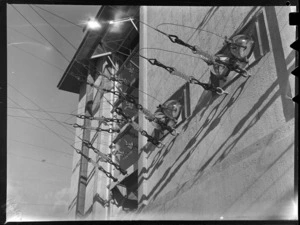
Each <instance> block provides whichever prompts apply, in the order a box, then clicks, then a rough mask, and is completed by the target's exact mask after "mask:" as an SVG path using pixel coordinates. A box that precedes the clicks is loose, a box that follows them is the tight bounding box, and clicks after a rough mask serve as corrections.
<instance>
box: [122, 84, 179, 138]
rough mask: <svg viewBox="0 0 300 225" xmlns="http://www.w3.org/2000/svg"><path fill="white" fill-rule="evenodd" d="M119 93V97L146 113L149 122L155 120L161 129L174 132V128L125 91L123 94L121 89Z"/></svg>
mask: <svg viewBox="0 0 300 225" xmlns="http://www.w3.org/2000/svg"><path fill="white" fill-rule="evenodd" d="M118 90H120V89H119V88H118ZM119 93H120V95H121V96H119V97H120V98H122V99H123V100H125V101H127V102H129V103H132V104H133V105H134V106H135V107H136V108H137V109H138V110H140V111H141V112H142V113H143V114H145V115H146V116H145V118H146V119H147V120H149V121H150V122H155V123H157V124H159V125H160V126H161V128H162V129H163V130H168V131H169V132H170V133H171V134H172V135H175V134H176V130H175V129H174V128H172V127H170V126H168V125H167V124H166V123H164V122H163V121H161V120H160V119H158V118H157V117H155V115H154V114H152V113H151V112H150V111H149V110H148V109H146V108H144V107H143V106H142V105H141V104H138V103H137V102H136V100H135V99H134V96H132V95H129V94H126V93H125V94H124V93H123V92H122V91H119ZM123 117H124V116H123ZM174 131H175V134H174Z"/></svg>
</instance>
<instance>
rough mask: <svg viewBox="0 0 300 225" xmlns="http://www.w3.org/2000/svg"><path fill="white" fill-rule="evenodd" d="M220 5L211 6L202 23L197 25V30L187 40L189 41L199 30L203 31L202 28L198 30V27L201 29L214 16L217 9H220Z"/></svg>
mask: <svg viewBox="0 0 300 225" xmlns="http://www.w3.org/2000/svg"><path fill="white" fill-rule="evenodd" d="M219 8H220V7H219V6H214V7H211V8H210V9H209V10H208V11H207V13H206V14H205V16H204V18H203V20H202V21H201V23H200V24H199V25H198V26H197V28H196V30H195V31H194V32H193V34H192V35H191V36H190V37H189V38H188V39H187V40H186V42H188V41H189V40H190V39H191V38H192V37H193V36H194V34H195V33H196V32H197V31H198V32H201V30H198V29H201V28H202V27H204V26H205V25H206V24H207V23H208V22H209V20H210V19H211V18H212V16H213V15H214V14H215V13H216V12H217V10H218V9H219Z"/></svg>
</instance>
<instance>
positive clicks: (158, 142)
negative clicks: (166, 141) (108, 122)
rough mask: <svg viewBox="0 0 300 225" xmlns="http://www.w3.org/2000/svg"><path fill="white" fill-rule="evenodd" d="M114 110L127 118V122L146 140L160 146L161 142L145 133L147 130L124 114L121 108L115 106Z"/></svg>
mask: <svg viewBox="0 0 300 225" xmlns="http://www.w3.org/2000/svg"><path fill="white" fill-rule="evenodd" d="M115 112H116V113H117V114H119V115H120V116H122V117H124V119H126V120H127V123H130V124H131V125H132V127H133V128H134V129H135V130H136V131H138V132H139V133H140V134H141V135H142V136H145V137H146V138H147V141H148V142H151V143H152V144H154V145H155V146H156V147H158V148H161V147H162V146H163V144H162V143H161V142H160V141H159V140H157V139H156V138H154V137H152V136H151V135H149V134H148V133H147V131H145V130H143V129H142V128H141V127H140V126H139V125H138V124H137V123H136V122H134V121H132V119H131V118H129V117H128V116H127V115H125V114H124V112H123V110H122V109H121V108H116V109H115Z"/></svg>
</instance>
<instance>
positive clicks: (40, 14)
mask: <svg viewBox="0 0 300 225" xmlns="http://www.w3.org/2000/svg"><path fill="white" fill-rule="evenodd" d="M29 7H30V8H31V9H32V10H33V11H34V12H35V13H36V14H38V15H39V16H40V17H41V18H42V19H43V20H44V21H45V22H46V23H47V24H48V25H49V26H50V27H52V28H53V30H55V32H56V33H57V34H58V35H59V36H61V37H62V38H63V39H64V40H65V41H66V42H68V43H69V45H71V46H72V47H73V48H74V50H76V49H77V48H76V47H75V46H74V45H73V44H72V43H71V42H70V41H69V40H68V39H67V38H65V37H64V36H63V35H62V34H61V33H60V32H59V31H58V30H57V29H56V28H55V27H54V26H52V25H51V24H50V23H49V22H48V21H47V20H46V19H45V18H44V17H43V16H42V15H41V14H40V13H39V12H37V11H36V10H35V9H34V8H33V7H32V6H31V5H29Z"/></svg>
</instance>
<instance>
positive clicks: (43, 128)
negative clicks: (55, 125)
mask: <svg viewBox="0 0 300 225" xmlns="http://www.w3.org/2000/svg"><path fill="white" fill-rule="evenodd" d="M14 118H15V119H17V120H19V121H21V122H23V123H27V124H29V125H31V126H34V127H36V128H39V129H42V130H45V131H48V132H49V130H48V129H45V127H40V126H37V125H36V124H33V123H30V122H28V121H25V120H23V119H21V118H19V117H14ZM29 118H32V117H29ZM61 136H62V137H64V138H65V139H69V140H72V141H73V140H74V139H73V138H70V137H66V136H64V135H61Z"/></svg>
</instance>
